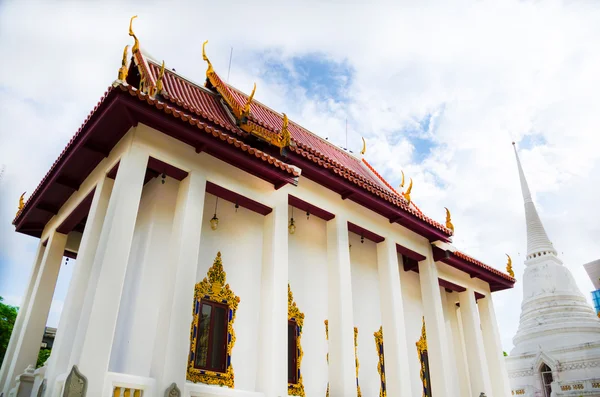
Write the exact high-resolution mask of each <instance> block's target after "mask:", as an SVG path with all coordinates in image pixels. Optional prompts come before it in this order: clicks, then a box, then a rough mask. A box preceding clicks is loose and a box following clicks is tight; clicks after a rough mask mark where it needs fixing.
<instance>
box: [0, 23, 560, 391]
mask: <svg viewBox="0 0 600 397" xmlns="http://www.w3.org/2000/svg"><path fill="white" fill-rule="evenodd" d="M130 35H131V36H133V37H134V40H135V42H134V46H133V49H132V52H131V53H130V52H129V51H128V49H127V48H125V51H124V55H123V60H122V67H121V69H120V70H119V73H118V80H117V81H115V82H114V83H113V84H112V85H111V86H110V88H109V89H108V91H107V92H106V94H105V95H104V96H103V97H102V99H101V100H100V102H99V103H98V105H97V106H96V107H95V108H94V109H93V111H92V112H91V113H90V116H89V117H88V119H87V120H86V121H85V122H84V124H83V126H82V127H81V128H80V129H79V131H78V132H77V133H76V135H75V136H74V137H73V139H72V140H71V141H70V142H69V143H68V144H67V146H66V148H65V149H64V151H63V152H62V153H61V155H60V156H59V158H58V159H57V160H56V162H55V164H54V165H53V166H52V168H51V169H50V171H49V172H48V174H47V175H46V176H45V177H44V178H43V180H42V181H41V182H40V184H39V186H38V188H37V189H36V190H35V191H34V192H33V193H32V194H31V196H30V197H29V198H28V199H27V201H26V202H23V203H22V205H20V208H19V212H18V213H17V215H16V218H15V220H14V225H15V228H16V231H17V232H19V233H24V234H27V235H30V236H34V237H36V238H38V239H39V246H38V251H37V255H36V257H35V259H34V262H33V265H32V271H31V278H30V281H29V284H28V286H27V289H26V292H25V296H24V301H23V303H22V305H21V310H19V315H18V318H17V320H16V324H15V327H14V331H13V334H12V336H11V339H10V344H9V346H8V349H7V353H6V357H5V361H4V363H3V365H2V369H1V371H0V392H2V393H4V396H5V397H7V396H18V397H21V396H30V395H31V396H42V395H43V396H46V397H49V396H51V397H58V396H66V397H73V396H84V395H87V396H93V397H97V396H102V397H109V396H111V397H159V396H160V397H162V396H170V397H176V396H185V397H191V396H194V397H200V396H202V397H209V396H232V397H244V396H247V397H280V396H287V395H291V396H309V397H313V396H314V397H324V396H326V395H329V396H331V397H348V396H365V397H375V396H380V397H383V396H389V397H419V396H426V397H432V396H435V397H465V396H475V397H479V396H480V394H481V393H485V395H486V396H487V397H507V396H509V395H510V385H509V381H508V374H507V371H506V367H505V361H504V358H503V354H502V346H501V344H500V335H499V331H498V325H497V322H496V315H495V312H494V304H493V300H492V293H493V292H495V291H500V290H505V289H509V288H512V287H513V286H514V283H515V279H514V278H513V277H512V276H510V275H508V274H506V273H504V272H502V271H499V270H497V269H495V268H493V267H491V266H488V265H486V264H484V263H482V262H480V261H478V260H476V259H474V258H472V257H471V256H469V255H467V254H465V253H463V252H461V251H459V250H458V249H456V248H455V247H454V246H452V244H451V242H452V236H453V234H454V225H453V224H452V221H451V218H450V217H451V215H450V211H447V212H446V215H447V218H446V221H445V222H437V221H435V220H433V219H431V218H429V217H427V216H426V215H425V214H424V213H423V212H422V211H421V210H420V209H419V208H418V207H417V206H416V205H415V203H414V201H413V198H415V196H418V195H417V194H416V193H415V192H412V188H413V183H412V180H411V181H410V182H409V183H407V184H406V186H404V187H403V188H402V190H400V191H398V190H396V189H394V188H393V187H392V186H390V184H389V183H387V182H386V181H385V179H384V178H382V177H381V176H380V175H379V174H378V173H377V172H376V171H375V169H374V168H373V167H372V166H371V165H370V164H369V163H368V162H367V160H366V156H367V153H366V144H365V145H364V146H363V150H362V153H361V154H360V155H355V154H352V153H350V152H348V151H346V150H343V149H341V148H339V147H337V146H335V145H333V144H331V143H330V142H328V141H326V140H324V139H321V138H319V137H318V136H317V135H315V134H313V133H311V132H309V131H308V130H306V129H304V128H302V127H301V126H299V125H298V124H296V123H294V122H292V121H291V120H288V118H287V116H286V115H285V114H280V113H278V112H275V111H274V110H272V109H270V108H268V107H267V106H265V105H263V104H261V103H260V102H258V101H256V100H254V91H253V92H252V94H250V95H245V94H243V93H242V92H241V91H239V90H237V89H235V88H233V87H231V86H229V85H228V84H226V83H224V82H223V81H222V80H221V79H220V77H219V75H218V74H217V73H216V72H215V69H214V68H213V65H212V64H211V63H210V61H209V60H208V57H207V55H206V54H205V53H204V48H203V56H204V60H205V61H206V62H207V65H208V69H207V71H206V77H207V79H206V83H205V84H204V85H200V84H195V83H193V82H191V81H190V80H189V79H186V78H184V77H183V76H181V75H179V74H177V73H175V71H172V70H170V69H169V68H167V67H165V64H164V62H163V63H161V62H157V61H155V60H152V59H150V58H149V57H147V56H146V55H144V53H143V52H142V51H141V49H140V46H139V42H138V39H137V38H136V37H135V35H134V33H133V31H132V30H131V26H130ZM205 44H206V43H205ZM403 185H404V184H403ZM440 212H441V211H440ZM457 229H459V227H458V228H457ZM65 255H67V256H69V257H72V258H76V268H75V269H74V271H73V276H72V279H71V282H70V285H69V289H68V293H67V298H66V301H65V305H64V309H63V311H62V315H61V318H60V323H59V326H58V331H57V334H56V339H55V342H54V346H53V349H52V354H51V356H50V358H49V360H48V362H47V363H46V365H45V366H43V367H42V368H40V369H37V370H34V368H32V367H30V366H31V365H35V363H36V358H37V354H38V350H39V346H40V340H41V337H42V333H43V330H44V325H45V324H46V319H47V317H48V311H49V309H50V304H51V301H52V296H53V293H54V288H55V285H56V280H57V276H58V273H59V270H60V265H61V261H62V258H63V256H65ZM550 364H552V363H551V362H550Z"/></svg>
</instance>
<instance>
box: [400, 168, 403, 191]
mask: <svg viewBox="0 0 600 397" xmlns="http://www.w3.org/2000/svg"><path fill="white" fill-rule="evenodd" d="M400 173H402V181H401V182H400V190H402V188H403V187H404V171H402V170H401V171H400Z"/></svg>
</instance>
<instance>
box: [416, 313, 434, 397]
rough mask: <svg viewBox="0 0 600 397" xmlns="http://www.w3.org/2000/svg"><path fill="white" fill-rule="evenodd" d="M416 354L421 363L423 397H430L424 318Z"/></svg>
mask: <svg viewBox="0 0 600 397" xmlns="http://www.w3.org/2000/svg"><path fill="white" fill-rule="evenodd" d="M416 345H417V353H418V354H419V361H420V362H421V371H420V375H421V381H422V382H423V397H431V379H430V377H429V356H428V352H427V333H426V330H425V316H423V325H422V326H421V338H420V339H419V340H418V341H417V343H416Z"/></svg>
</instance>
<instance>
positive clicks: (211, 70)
mask: <svg viewBox="0 0 600 397" xmlns="http://www.w3.org/2000/svg"><path fill="white" fill-rule="evenodd" d="M206 44H208V40H206V41H205V42H204V43H202V59H203V60H204V61H206V63H208V69H206V77H208V75H209V74H211V73H214V72H215V70H214V69H213V66H212V63H210V61H209V60H208V57H207V56H206Z"/></svg>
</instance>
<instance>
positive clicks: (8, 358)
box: [0, 240, 46, 395]
mask: <svg viewBox="0 0 600 397" xmlns="http://www.w3.org/2000/svg"><path fill="white" fill-rule="evenodd" d="M45 248H46V247H44V245H43V244H42V240H40V241H39V243H38V248H37V253H36V254H35V259H34V261H33V266H32V268H31V275H30V276H29V283H28V285H27V290H26V291H25V294H24V295H23V301H22V302H21V306H20V308H19V312H18V314H17V319H16V321H15V325H14V326H13V330H12V334H11V335H10V341H9V343H8V347H7V348H6V353H5V354H4V361H3V362H2V369H0V393H2V391H3V390H4V389H5V386H6V385H5V382H8V383H11V382H12V379H11V378H7V377H6V375H7V373H8V369H9V368H10V363H11V362H12V360H13V356H14V352H15V348H16V347H17V343H18V341H19V336H20V335H21V332H22V329H23V321H24V320H25V317H27V307H29V300H30V298H31V293H32V291H33V287H34V286H35V281H36V280H37V276H38V273H39V271H40V265H41V263H42V258H43V257H44V250H45ZM5 395H6V393H5Z"/></svg>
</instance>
